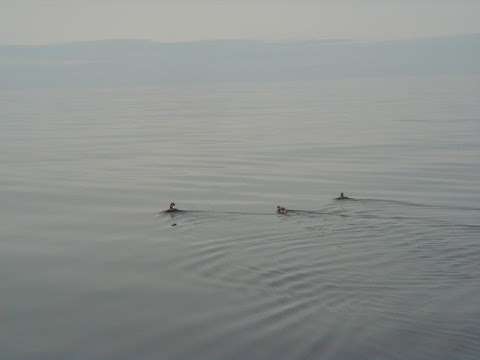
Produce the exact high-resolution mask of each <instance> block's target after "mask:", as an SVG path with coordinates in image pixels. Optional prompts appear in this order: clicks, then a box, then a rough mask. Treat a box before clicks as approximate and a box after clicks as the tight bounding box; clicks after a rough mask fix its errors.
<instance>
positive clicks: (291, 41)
mask: <svg viewBox="0 0 480 360" xmlns="http://www.w3.org/2000/svg"><path fill="white" fill-rule="evenodd" d="M470 36H480V32H474V33H457V34H445V35H435V36H417V37H402V38H392V39H354V38H311V39H282V40H273V39H252V38H212V39H204V40H185V41H160V40H154V39H148V38H103V39H95V40H73V41H60V42H51V43H38V44H26V43H15V44H11V43H0V47H28V48H36V47H47V46H64V45H73V44H92V43H100V42H145V43H152V44H161V45H175V44H199V43H222V42H251V43H264V44H300V43H322V42H323V43H355V44H358V43H369V44H381V43H390V42H402V41H418V40H436V39H448V38H457V37H470Z"/></svg>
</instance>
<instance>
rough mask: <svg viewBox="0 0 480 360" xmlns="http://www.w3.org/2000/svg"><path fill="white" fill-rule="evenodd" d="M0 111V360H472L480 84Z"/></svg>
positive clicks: (71, 103) (478, 344)
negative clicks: (282, 211)
mask: <svg viewBox="0 0 480 360" xmlns="http://www.w3.org/2000/svg"><path fill="white" fill-rule="evenodd" d="M0 108H1V109H2V111H1V117H0V200H1V207H0V349H1V350H0V351H1V354H2V355H1V358H2V359H8V360H40V359H42V360H43V359H45V360H47V359H48V360H52V359H70V360H71V359H78V360H84V359H88V360H97V359H98V360H107V359H112V360H114V359H115V360H130V359H141V360H144V359H145V360H146V359H152V360H158V359H162V360H163V359H167V360H184V359H185V360H187V359H195V360H217V359H218V360H224V359H238V360H245V359H248V360H256V359H275V360H280V359H285V360H295V359H342V360H344V359H352V360H360V359H365V360H372V359H382V360H384V359H399V360H404V359H432V360H439V359H445V360H451V359H462V360H467V359H472V360H476V359H479V358H480V78H479V77H470V78H466V77H465V78H448V77H445V78H421V79H418V78H417V79H415V78H390V79H383V78H375V79H372V78H370V79H368V78H355V79H343V80H338V81H333V80H329V81H324V82H281V83H273V82H271V83H220V84H205V85H201V84H197V85H192V86H188V85H187V84H184V85H178V86H177V85H172V86H165V87H157V88H129V89H118V88H117V89H49V90H40V89H38V90H12V91H6V90H3V91H0ZM342 191H343V192H345V194H346V195H348V196H351V197H353V198H355V200H351V201H335V200H333V199H334V197H336V196H338V194H339V193H340V192H342ZM170 201H175V202H176V204H177V207H178V208H180V209H183V210H186V211H185V212H182V213H178V214H175V215H169V214H159V211H161V210H162V209H165V208H167V207H168V204H169V202H170ZM276 205H282V206H285V207H287V208H289V209H292V210H296V211H291V212H289V214H288V215H286V216H282V215H276V214H275V206H276Z"/></svg>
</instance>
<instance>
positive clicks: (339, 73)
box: [0, 34, 480, 89]
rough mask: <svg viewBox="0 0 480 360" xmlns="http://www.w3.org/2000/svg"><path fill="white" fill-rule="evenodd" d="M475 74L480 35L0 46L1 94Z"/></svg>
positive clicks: (479, 62)
mask: <svg viewBox="0 0 480 360" xmlns="http://www.w3.org/2000/svg"><path fill="white" fill-rule="evenodd" d="M469 74H472V75H474V74H480V34H479V35H463V36H451V37H441V38H430V39H414V40H396V41H383V42H356V41H348V40H344V41H343V40H342V41H304V42H277V43H273V42H260V41H248V40H222V41H201V42H191V43H173V44H167V43H157V42H153V41H146V40H104V41H93V42H76V43H68V44H59V45H45V46H0V89H9V88H25V87H26V88H29V87H62V86H68V87H76V86H106V87H112V86H142V85H146V86H154V85H161V84H165V83H189V82H192V83H198V82H200V83H201V82H207V81H288V80H307V79H309V80H316V79H318V80H321V79H331V78H344V77H375V76H380V77H385V76H437V75H469Z"/></svg>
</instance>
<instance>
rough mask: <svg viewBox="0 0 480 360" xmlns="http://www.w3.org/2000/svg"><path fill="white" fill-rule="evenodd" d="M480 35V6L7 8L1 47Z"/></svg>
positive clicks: (31, 0)
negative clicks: (104, 41)
mask: <svg viewBox="0 0 480 360" xmlns="http://www.w3.org/2000/svg"><path fill="white" fill-rule="evenodd" d="M463 33H480V0H0V44H45V43H58V42H70V41H77V40H98V39H117V38H122V39H125V38H129V39H132V38H141V39H151V40H157V41H162V42H175V41H191V40H209V39H232V38H233V39H239V38H242V39H261V40H303V39H330V38H336V39H338V38H342V39H345V38H347V39H365V40H369V39H398V38H412V37H429V36H439V35H453V34H463Z"/></svg>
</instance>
